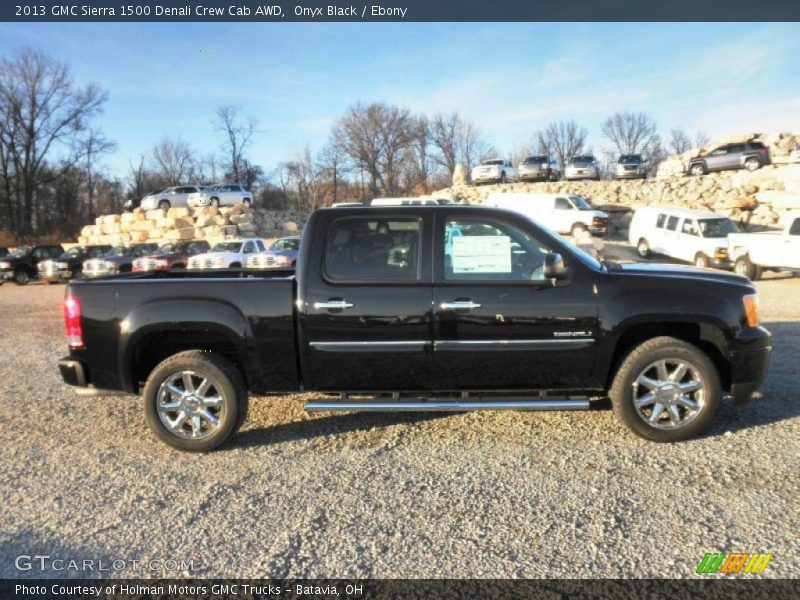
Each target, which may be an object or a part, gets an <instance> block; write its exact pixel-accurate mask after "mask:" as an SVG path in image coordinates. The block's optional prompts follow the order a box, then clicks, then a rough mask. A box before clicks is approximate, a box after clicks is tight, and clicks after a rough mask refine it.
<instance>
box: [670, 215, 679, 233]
mask: <svg viewBox="0 0 800 600" xmlns="http://www.w3.org/2000/svg"><path fill="white" fill-rule="evenodd" d="M677 228H678V217H670V218H669V219H667V231H675V230H676V229H677Z"/></svg>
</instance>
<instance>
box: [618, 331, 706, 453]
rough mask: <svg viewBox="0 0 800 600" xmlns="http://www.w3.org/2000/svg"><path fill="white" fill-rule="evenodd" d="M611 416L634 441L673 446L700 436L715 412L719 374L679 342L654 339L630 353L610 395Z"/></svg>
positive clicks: (690, 347) (702, 355)
mask: <svg viewBox="0 0 800 600" xmlns="http://www.w3.org/2000/svg"><path fill="white" fill-rule="evenodd" d="M609 396H610V397H611V403H612V405H613V408H614V414H616V415H617V418H619V419H620V420H621V421H622V422H623V423H625V425H626V426H627V427H628V428H629V429H631V430H632V431H633V432H634V433H636V434H637V435H640V436H641V437H643V438H647V439H648V440H652V441H654V442H678V441H681V440H686V439H689V438H693V437H695V436H697V435H699V434H700V433H702V432H703V431H705V430H706V429H707V428H708V426H709V425H710V424H711V421H712V420H713V419H714V415H715V414H716V412H717V409H718V408H719V403H720V396H721V387H720V382H719V374H718V373H717V370H716V368H715V367H714V364H713V363H712V362H711V359H710V358H708V356H707V355H706V354H705V353H704V352H703V351H702V350H700V349H699V348H698V347H697V346H693V345H692V344H689V343H687V342H684V341H683V340H679V339H677V338H673V337H667V336H662V337H656V338H653V339H650V340H648V341H646V342H644V343H642V344H641V345H639V346H637V347H636V348H634V349H633V351H632V352H631V353H630V354H628V356H627V357H626V358H625V360H623V361H622V364H621V365H620V367H619V370H618V371H617V374H616V376H615V377H614V383H613V385H612V386H611V391H610V393H609Z"/></svg>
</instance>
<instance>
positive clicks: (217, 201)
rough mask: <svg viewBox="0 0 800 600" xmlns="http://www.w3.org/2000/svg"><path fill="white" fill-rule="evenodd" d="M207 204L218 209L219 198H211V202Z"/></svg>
mask: <svg viewBox="0 0 800 600" xmlns="http://www.w3.org/2000/svg"><path fill="white" fill-rule="evenodd" d="M208 203H209V205H210V206H213V207H214V208H219V198H212V199H211V200H209V201H208Z"/></svg>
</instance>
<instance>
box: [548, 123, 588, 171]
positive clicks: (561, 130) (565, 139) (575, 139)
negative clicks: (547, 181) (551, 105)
mask: <svg viewBox="0 0 800 600" xmlns="http://www.w3.org/2000/svg"><path fill="white" fill-rule="evenodd" d="M586 135H587V134H586V129H584V128H583V127H580V126H579V125H578V124H577V123H576V122H575V121H572V120H570V121H559V122H554V123H550V124H549V125H548V126H547V129H545V130H544V131H538V132H536V144H537V147H538V150H539V152H542V153H543V154H550V155H552V156H554V157H555V158H556V159H557V160H558V162H559V164H560V165H561V169H562V170H563V169H564V165H565V164H566V163H567V161H568V160H569V159H570V157H572V156H575V155H576V154H579V153H581V152H583V150H584V146H585V145H586Z"/></svg>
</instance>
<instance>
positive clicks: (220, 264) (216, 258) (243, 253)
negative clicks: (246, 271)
mask: <svg viewBox="0 0 800 600" xmlns="http://www.w3.org/2000/svg"><path fill="white" fill-rule="evenodd" d="M264 250H265V248H264V240H262V239H259V238H246V239H241V240H226V241H224V242H220V243H218V244H217V245H215V246H214V247H213V248H211V251H210V252H207V253H205V254H198V255H197V256H192V257H191V258H190V259H189V268H190V269H235V268H240V267H242V266H244V264H245V263H246V262H247V257H248V256H249V255H251V254H255V253H256V252H263V251H264Z"/></svg>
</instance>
